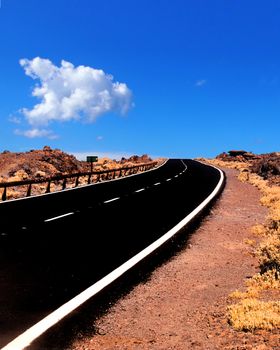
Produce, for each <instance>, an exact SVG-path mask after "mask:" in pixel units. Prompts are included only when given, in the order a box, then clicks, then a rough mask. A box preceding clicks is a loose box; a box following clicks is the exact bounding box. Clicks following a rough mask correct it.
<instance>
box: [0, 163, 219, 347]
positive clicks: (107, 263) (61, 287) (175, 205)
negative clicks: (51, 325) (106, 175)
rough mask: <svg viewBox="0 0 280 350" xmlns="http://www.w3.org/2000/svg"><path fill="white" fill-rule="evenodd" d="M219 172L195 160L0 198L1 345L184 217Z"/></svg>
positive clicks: (214, 182) (211, 187)
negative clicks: (43, 192)
mask: <svg viewBox="0 0 280 350" xmlns="http://www.w3.org/2000/svg"><path fill="white" fill-rule="evenodd" d="M220 180H221V172H220V171H219V170H217V169H215V168H213V167H210V166H206V165H203V164H201V163H199V162H196V161H192V160H175V159H173V160H168V161H167V163H166V164H165V165H163V166H161V167H159V168H158V169H155V170H152V171H148V172H146V173H142V174H138V175H134V176H130V177H127V178H123V179H119V180H115V181H109V182H106V183H100V184H96V185H89V186H85V187H82V188H77V189H75V190H74V189H73V190H65V191H62V192H59V193H52V194H48V195H44V196H39V197H32V198H27V199H23V200H18V201H11V202H7V203H0V217H1V221H2V222H0V285H1V293H0V347H3V346H4V345H6V344H7V343H9V342H10V341H12V340H13V339H14V338H15V337H17V336H18V335H19V334H21V333H22V332H24V331H25V330H26V329H28V328H29V327H31V326H32V325H33V324H35V323H36V322H38V321H39V320H41V319H42V318H43V317H45V316H46V315H48V314H49V313H51V312H52V311H54V310H55V309H57V308H58V307H59V306H61V305H62V304H64V303H65V302H67V301H68V300H70V299H71V298H73V297H75V296H76V295H77V294H79V293H81V292H82V291H83V290H84V289H86V288H88V287H89V286H90V285H92V284H94V283H95V282H96V281H98V280H100V279H101V278H102V277H104V276H105V275H107V274H108V273H109V272H110V271H112V270H114V269H116V268H117V267H118V266H120V265H122V264H123V263H124V262H125V261H127V260H128V259H130V258H131V257H133V256H134V255H135V254H137V253H139V252H140V251H141V250H143V249H144V248H145V247H147V246H149V245H150V244H151V243H152V242H154V241H155V240H157V239H158V238H159V237H161V236H162V235H163V234H165V233H166V232H167V231H169V230H171V229H172V228H173V227H174V226H175V225H176V224H178V222H180V221H181V220H183V219H184V218H185V217H186V216H187V215H188V214H189V213H191V212H192V211H193V210H194V209H195V208H196V207H197V206H198V205H199V204H200V203H201V202H203V201H204V200H205V198H206V197H208V196H209V195H210V194H211V193H212V192H213V190H214V188H215V187H216V186H217V184H218V183H219V181H220Z"/></svg>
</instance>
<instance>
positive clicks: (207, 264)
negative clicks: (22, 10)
mask: <svg viewBox="0 0 280 350" xmlns="http://www.w3.org/2000/svg"><path fill="white" fill-rule="evenodd" d="M225 172H226V175H227V185H226V187H225V190H224V192H223V194H222V195H221V197H220V199H219V201H218V202H217V203H216V205H215V207H214V208H213V209H212V211H211V214H210V215H209V216H208V217H207V218H205V219H204V221H203V223H202V224H201V226H200V227H199V228H198V229H197V230H196V231H195V232H194V234H193V235H192V237H191V238H190V240H189V242H188V245H187V246H186V249H184V250H182V251H181V252H180V253H178V254H177V255H176V256H175V257H174V258H172V259H171V260H170V261H168V262H167V263H165V264H164V265H162V266H161V267H159V268H158V269H156V270H155V271H154V272H153V273H152V275H151V278H150V279H149V280H148V281H146V282H145V283H141V284H139V285H137V286H136V287H135V288H134V289H133V290H132V291H131V292H130V293H129V294H128V295H127V296H126V297H124V298H123V299H120V300H119V301H118V302H117V303H116V304H115V305H114V306H113V307H112V308H111V309H110V311H109V312H108V313H107V314H106V315H104V316H103V317H102V318H100V319H99V320H98V321H96V322H95V328H96V329H97V334H95V335H92V336H90V337H84V338H82V339H81V338H80V339H79V340H77V341H75V342H74V343H73V345H72V347H71V348H72V349H75V350H76V349H89V350H91V349H95V350H101V349H102V350H109V349H110V350H112V349H116V350H117V349H121V350H128V349H129V350H136V349H137V350H138V349H139V350H140V349H141V350H146V349H149V350H153V349H156V350H160V349H162V350H163V349H176V350H183V349H184V350H185V349H259V350H261V349H274V348H275V349H276V348H277V346H278V341H279V336H278V338H277V335H276V334H273V333H269V332H265V331H260V332H256V333H254V334H251V333H244V332H236V331H234V330H232V329H231V328H230V326H229V325H228V323H227V316H226V312H227V311H226V308H227V305H228V304H229V297H228V296H229V294H230V293H231V292H233V291H234V290H236V289H240V290H242V289H243V285H244V280H246V278H248V277H249V276H252V275H253V274H255V273H256V272H257V269H258V268H257V266H258V264H257V261H256V259H255V258H253V257H252V256H250V255H249V253H248V245H246V243H245V240H246V239H251V238H252V234H251V232H250V227H251V226H253V225H254V224H257V223H262V222H263V221H264V219H265V215H266V213H267V210H266V209H265V208H264V207H261V206H260V205H259V197H260V194H259V192H258V190H257V189H256V188H254V187H253V186H251V185H249V184H247V183H241V182H239V181H238V180H237V178H236V175H237V172H236V171H235V170H230V169H225ZM277 339H278V341H277ZM274 346H275V347H274Z"/></svg>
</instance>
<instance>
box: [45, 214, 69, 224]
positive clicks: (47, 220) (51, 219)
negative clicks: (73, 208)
mask: <svg viewBox="0 0 280 350" xmlns="http://www.w3.org/2000/svg"><path fill="white" fill-rule="evenodd" d="M73 214H74V213H73V212H71V213H66V214H63V215H59V216H55V217H53V218H50V219H46V220H44V222H49V221H53V220H57V219H61V218H64V217H65V216H69V215H73Z"/></svg>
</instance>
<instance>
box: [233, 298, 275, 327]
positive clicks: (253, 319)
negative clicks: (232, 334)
mask: <svg viewBox="0 0 280 350" xmlns="http://www.w3.org/2000/svg"><path fill="white" fill-rule="evenodd" d="M228 311H229V323H230V324H231V325H232V326H233V328H234V329H236V330H243V331H253V330H255V329H266V330H272V329H273V328H280V302H279V301H268V302H264V301H259V300H257V299H253V298H250V299H244V300H241V301H240V302H239V303H238V304H235V305H232V306H230V307H229V308H228Z"/></svg>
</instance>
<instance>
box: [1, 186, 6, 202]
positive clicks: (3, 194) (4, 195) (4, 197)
mask: <svg viewBox="0 0 280 350" xmlns="http://www.w3.org/2000/svg"><path fill="white" fill-rule="evenodd" d="M6 199H7V187H6V186H5V187H4V191H3V193H2V201H5V200H6Z"/></svg>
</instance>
